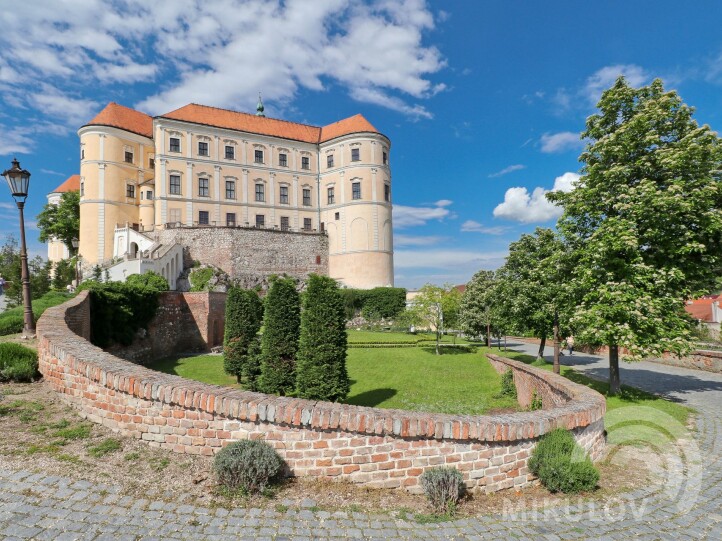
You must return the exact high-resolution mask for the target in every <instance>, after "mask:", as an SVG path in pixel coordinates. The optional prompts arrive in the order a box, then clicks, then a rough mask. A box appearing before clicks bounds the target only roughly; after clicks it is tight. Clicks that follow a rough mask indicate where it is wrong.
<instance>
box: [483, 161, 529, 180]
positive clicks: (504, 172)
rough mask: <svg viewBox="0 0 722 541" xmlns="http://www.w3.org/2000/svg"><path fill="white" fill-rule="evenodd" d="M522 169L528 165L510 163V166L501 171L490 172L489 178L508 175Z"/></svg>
mask: <svg viewBox="0 0 722 541" xmlns="http://www.w3.org/2000/svg"><path fill="white" fill-rule="evenodd" d="M522 169H526V165H522V164H520V163H519V164H516V165H510V166H509V167H505V168H504V169H502V170H501V171H497V172H496V173H492V174H490V175H489V178H496V177H502V176H504V175H508V174H509V173H513V172H514V171H521V170H522Z"/></svg>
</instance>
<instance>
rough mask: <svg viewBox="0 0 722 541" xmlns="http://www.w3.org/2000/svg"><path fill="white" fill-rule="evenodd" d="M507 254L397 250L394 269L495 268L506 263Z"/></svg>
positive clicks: (442, 250) (469, 251)
mask: <svg viewBox="0 0 722 541" xmlns="http://www.w3.org/2000/svg"><path fill="white" fill-rule="evenodd" d="M507 255H508V253H507V252H478V251H475V250H463V249H459V250H455V249H436V250H433V249H432V250H395V251H394V267H396V268H399V269H459V268H467V267H474V268H476V269H480V268H495V266H499V265H500V264H501V263H503V262H504V258H505V257H506V256H507Z"/></svg>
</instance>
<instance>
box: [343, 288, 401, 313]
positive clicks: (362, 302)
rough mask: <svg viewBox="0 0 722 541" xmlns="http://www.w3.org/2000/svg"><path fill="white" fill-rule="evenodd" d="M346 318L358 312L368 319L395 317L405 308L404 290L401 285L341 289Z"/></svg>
mask: <svg viewBox="0 0 722 541" xmlns="http://www.w3.org/2000/svg"><path fill="white" fill-rule="evenodd" d="M341 296H342V297H343V302H344V310H345V314H346V319H352V318H353V317H355V316H356V314H358V313H359V312H360V313H361V315H362V316H363V317H364V318H366V319H368V320H372V321H374V320H378V319H390V318H395V317H396V316H398V315H399V314H400V313H402V312H403V311H404V310H405V309H406V290H405V289H404V288H401V287H375V288H374V289H342V290H341Z"/></svg>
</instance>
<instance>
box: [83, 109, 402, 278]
mask: <svg viewBox="0 0 722 541" xmlns="http://www.w3.org/2000/svg"><path fill="white" fill-rule="evenodd" d="M78 135H79V136H80V177H79V186H78V188H79V190H80V248H79V250H80V254H81V256H82V259H83V262H84V264H85V265H88V266H94V265H101V266H109V265H110V264H111V262H113V261H114V260H117V259H118V257H127V258H131V259H132V258H133V257H135V255H136V254H137V251H138V250H141V251H142V250H143V249H144V246H145V248H148V249H152V241H151V240H149V241H148V242H147V243H146V244H145V245H144V246H142V245H141V246H140V247H139V246H138V243H135V242H130V241H131V240H132V239H131V237H133V236H134V235H135V237H133V238H141V237H144V238H148V239H152V233H153V232H154V231H159V230H165V229H170V228H198V227H207V228H213V227H216V228H262V229H274V230H278V231H279V232H284V231H287V232H289V233H291V232H293V233H295V234H299V233H314V234H320V233H324V234H326V235H327V236H328V273H329V275H330V276H331V277H333V278H336V279H337V280H339V281H340V282H341V283H342V284H343V285H345V286H348V287H359V288H371V287H376V286H386V285H393V235H392V221H391V220H392V218H391V210H392V206H391V170H390V167H389V155H390V154H389V151H390V148H391V142H390V141H389V139H388V138H387V137H386V136H384V135H383V134H381V133H380V132H379V131H378V130H377V129H376V128H374V126H373V125H371V123H369V122H368V121H367V120H366V119H365V118H364V117H363V116H361V115H356V116H353V117H350V118H346V119H344V120H340V121H338V122H335V123H333V124H330V125H328V126H323V127H317V126H309V125H305V124H299V123H295V122H287V121H284V120H277V119H273V118H267V117H265V116H264V115H263V104H262V103H261V101H260V99H259V104H258V108H257V114H256V115H252V114H247V113H240V112H236V111H230V110H226V109H219V108H215V107H208V106H204V105H197V104H189V105H186V106H184V107H181V108H180V109H176V110H174V111H171V112H169V113H166V114H163V115H160V116H156V117H151V116H149V115H146V114H144V113H142V112H139V111H136V110H134V109H130V108H128V107H124V106H122V105H118V104H116V103H109V104H108V105H107V106H106V107H105V108H104V109H103V110H102V111H101V112H100V113H99V114H98V115H97V116H96V117H95V118H93V119H92V120H91V121H90V122H88V123H87V124H86V125H84V126H83V127H81V128H80V130H79V131H78ZM122 228H125V230H126V231H127V233H126V234H125V235H121V236H119V233H118V232H119V231H121V230H122ZM141 240H142V239H141ZM140 244H142V242H141V243H140ZM263 249H264V246H258V247H257V250H263ZM173 257H174V259H173V261H171V263H172V266H173V268H172V270H173V274H172V276H170V278H172V279H173V281H174V280H175V278H176V277H177V275H178V273H179V272H181V271H182V270H183V269H182V263H179V262H178V257H177V256H173ZM179 267H180V268H179ZM168 268H169V269H170V267H168ZM140 272H142V271H140Z"/></svg>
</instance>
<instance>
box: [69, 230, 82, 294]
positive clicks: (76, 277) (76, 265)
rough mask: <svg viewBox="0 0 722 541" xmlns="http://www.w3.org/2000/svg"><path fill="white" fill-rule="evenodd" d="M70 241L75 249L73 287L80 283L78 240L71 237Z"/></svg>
mask: <svg viewBox="0 0 722 541" xmlns="http://www.w3.org/2000/svg"><path fill="white" fill-rule="evenodd" d="M70 242H72V244H73V249H74V250H75V287H78V286H79V285H80V250H78V246H80V241H79V240H78V239H72V240H71V241H70Z"/></svg>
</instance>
